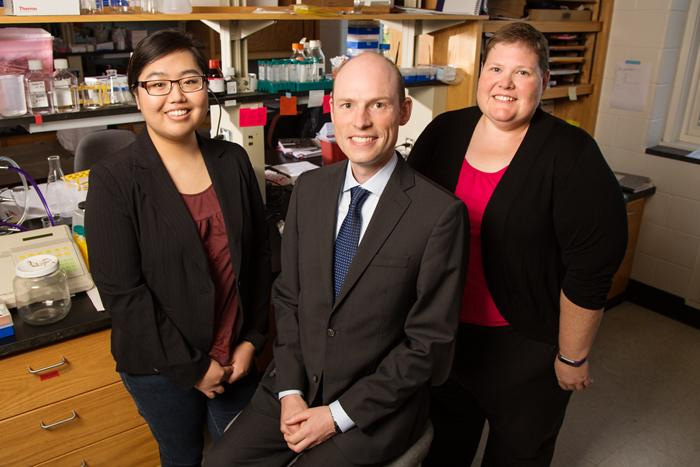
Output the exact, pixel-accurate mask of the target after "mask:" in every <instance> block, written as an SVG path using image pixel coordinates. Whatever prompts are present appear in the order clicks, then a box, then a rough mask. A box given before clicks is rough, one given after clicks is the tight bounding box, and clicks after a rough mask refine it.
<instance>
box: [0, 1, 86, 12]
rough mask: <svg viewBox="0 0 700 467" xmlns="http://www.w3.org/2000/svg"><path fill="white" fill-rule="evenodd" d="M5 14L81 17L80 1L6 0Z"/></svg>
mask: <svg viewBox="0 0 700 467" xmlns="http://www.w3.org/2000/svg"><path fill="white" fill-rule="evenodd" d="M5 14H6V15H15V16H38V15H79V14H80V0H5Z"/></svg>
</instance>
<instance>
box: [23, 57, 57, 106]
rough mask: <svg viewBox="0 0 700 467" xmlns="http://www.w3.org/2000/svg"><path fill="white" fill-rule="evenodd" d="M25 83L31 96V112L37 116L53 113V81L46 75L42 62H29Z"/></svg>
mask: <svg viewBox="0 0 700 467" xmlns="http://www.w3.org/2000/svg"><path fill="white" fill-rule="evenodd" d="M24 82H25V85H26V88H27V95H28V96H29V111H30V112H31V113H35V114H48V113H52V112H53V102H52V99H51V95H52V94H53V89H52V86H53V79H52V77H51V76H50V75H49V74H48V73H44V70H43V69H42V66H41V60H29V72H28V73H27V74H26V75H25V77H24Z"/></svg>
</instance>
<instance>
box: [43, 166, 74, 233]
mask: <svg viewBox="0 0 700 467" xmlns="http://www.w3.org/2000/svg"><path fill="white" fill-rule="evenodd" d="M46 160H47V161H48V162H49V174H48V176H47V177H46V202H47V204H48V205H49V209H50V210H51V214H53V217H54V221H55V222H56V224H68V223H70V221H71V217H72V216H73V205H74V204H75V203H74V202H73V191H72V190H71V188H70V186H68V183H67V182H66V177H65V176H64V175H63V169H62V168H61V156H49V157H47V158H46Z"/></svg>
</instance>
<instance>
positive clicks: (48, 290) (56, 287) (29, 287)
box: [12, 254, 71, 326]
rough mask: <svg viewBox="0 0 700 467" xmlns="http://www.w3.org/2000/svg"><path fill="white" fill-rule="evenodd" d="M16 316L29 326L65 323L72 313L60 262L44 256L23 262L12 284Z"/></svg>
mask: <svg viewBox="0 0 700 467" xmlns="http://www.w3.org/2000/svg"><path fill="white" fill-rule="evenodd" d="M12 290H13V291H14V295H15V304H16V306H17V314H18V315H19V317H20V318H21V319H22V321H24V322H25V323H27V324H31V325H35V326H37V325H44V324H51V323H55V322H57V321H60V320H62V319H63V318H65V317H66V316H67V315H68V312H69V311H70V305H71V300H70V290H69V289H68V280H67V277H66V273H65V272H63V271H62V270H61V269H60V268H59V263H58V258H57V257H56V256H54V255H48V254H41V255H36V256H30V257H28V258H25V259H23V260H21V261H20V262H19V263H18V264H17V266H16V267H15V278H14V280H13V281H12Z"/></svg>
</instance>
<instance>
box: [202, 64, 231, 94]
mask: <svg viewBox="0 0 700 467" xmlns="http://www.w3.org/2000/svg"><path fill="white" fill-rule="evenodd" d="M207 84H208V86H209V90H210V91H211V92H213V93H214V94H224V93H225V92H226V81H224V75H223V73H221V61H220V60H217V59H215V58H212V59H209V72H208V73H207Z"/></svg>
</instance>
